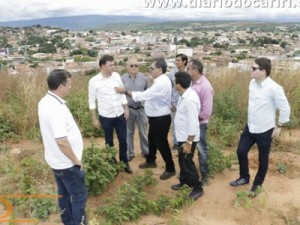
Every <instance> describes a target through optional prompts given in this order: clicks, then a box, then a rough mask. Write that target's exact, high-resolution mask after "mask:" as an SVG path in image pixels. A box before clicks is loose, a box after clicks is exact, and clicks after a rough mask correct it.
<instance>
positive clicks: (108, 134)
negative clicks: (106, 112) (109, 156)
mask: <svg viewBox="0 0 300 225" xmlns="http://www.w3.org/2000/svg"><path fill="white" fill-rule="evenodd" d="M99 121H100V123H101V126H102V128H103V130H104V136H105V144H106V145H109V146H110V147H112V146H114V136H113V134H114V128H115V129H116V133H117V137H118V140H119V159H120V161H123V162H124V163H125V164H128V158H127V128H126V119H125V117H124V114H122V115H121V116H118V117H113V118H108V117H104V116H100V115H99Z"/></svg>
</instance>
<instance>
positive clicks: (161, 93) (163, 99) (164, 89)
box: [132, 74, 172, 117]
mask: <svg viewBox="0 0 300 225" xmlns="http://www.w3.org/2000/svg"><path fill="white" fill-rule="evenodd" d="M171 93H172V83H171V81H170V79H169V77H167V75H166V74H162V75H160V76H158V77H157V78H155V79H154V81H153V85H152V86H151V87H150V88H149V89H147V90H146V91H144V92H137V91H133V92H132V99H133V101H135V102H141V101H145V112H146V115H147V116H149V117H159V116H165V115H169V114H170V113H171V109H170V107H171Z"/></svg>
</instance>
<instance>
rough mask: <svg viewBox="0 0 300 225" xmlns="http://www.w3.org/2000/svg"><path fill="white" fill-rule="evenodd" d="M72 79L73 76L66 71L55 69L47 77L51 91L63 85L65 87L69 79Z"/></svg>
mask: <svg viewBox="0 0 300 225" xmlns="http://www.w3.org/2000/svg"><path fill="white" fill-rule="evenodd" d="M71 77H72V75H71V74H70V73H69V72H68V71H66V70H62V69H55V70H53V71H51V73H50V74H49V75H48V77H47V83H48V88H49V90H56V89H57V88H58V86H59V85H61V84H62V85H65V84H66V83H67V79H68V78H71Z"/></svg>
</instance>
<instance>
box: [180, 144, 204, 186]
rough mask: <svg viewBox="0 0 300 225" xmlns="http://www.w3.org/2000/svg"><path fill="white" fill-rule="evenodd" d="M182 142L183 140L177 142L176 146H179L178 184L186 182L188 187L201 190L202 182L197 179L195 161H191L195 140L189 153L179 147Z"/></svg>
mask: <svg viewBox="0 0 300 225" xmlns="http://www.w3.org/2000/svg"><path fill="white" fill-rule="evenodd" d="M183 144H184V142H178V146H179V152H178V163H179V167H180V173H179V180H180V185H184V184H186V185H188V186H189V187H191V188H193V190H200V191H202V184H201V182H200V181H199V174H198V172H197V169H196V166H195V163H194V161H193V157H194V153H195V148H196V145H197V142H193V144H192V146H191V148H192V149H191V153H190V154H186V153H183V152H182V149H181V148H180V147H181V146H182V145H183Z"/></svg>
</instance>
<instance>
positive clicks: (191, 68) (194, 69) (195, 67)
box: [187, 59, 203, 81]
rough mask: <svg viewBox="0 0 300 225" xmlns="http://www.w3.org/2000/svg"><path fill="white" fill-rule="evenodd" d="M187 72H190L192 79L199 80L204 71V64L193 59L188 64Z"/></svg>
mask: <svg viewBox="0 0 300 225" xmlns="http://www.w3.org/2000/svg"><path fill="white" fill-rule="evenodd" d="M187 72H188V73H189V74H190V76H191V78H192V80H194V81H195V80H198V79H199V78H200V77H201V75H202V73H203V65H202V63H201V62H200V61H199V60H196V59H193V60H191V61H189V63H188V65H187Z"/></svg>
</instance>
